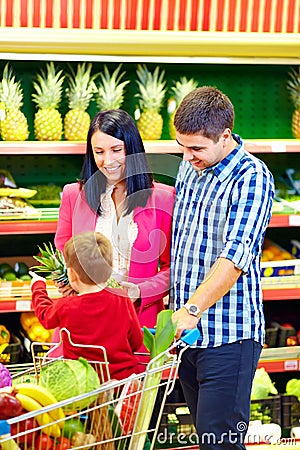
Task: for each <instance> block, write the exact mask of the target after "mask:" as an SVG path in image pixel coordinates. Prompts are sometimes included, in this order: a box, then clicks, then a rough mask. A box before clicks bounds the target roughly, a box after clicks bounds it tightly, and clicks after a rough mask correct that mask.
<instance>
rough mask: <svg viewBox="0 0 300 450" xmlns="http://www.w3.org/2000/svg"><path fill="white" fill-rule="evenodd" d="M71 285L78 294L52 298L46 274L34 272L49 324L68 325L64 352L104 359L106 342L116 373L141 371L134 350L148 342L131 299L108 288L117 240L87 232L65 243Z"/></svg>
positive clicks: (36, 300)
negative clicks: (103, 353)
mask: <svg viewBox="0 0 300 450" xmlns="http://www.w3.org/2000/svg"><path fill="white" fill-rule="evenodd" d="M64 257H65V261H66V266H67V272H68V278H69V282H70V285H71V287H72V288H73V290H74V291H75V292H78V295H73V296H70V297H62V298H60V299H55V300H51V299H50V298H49V296H48V294H47V290H46V280H45V279H44V278H42V277H40V276H38V275H36V274H35V273H33V272H31V274H32V276H33V278H32V282H31V291H32V303H33V308H34V310H35V313H36V315H37V317H38V319H39V321H40V322H41V324H42V325H43V326H44V327H45V328H46V329H52V328H56V327H60V328H63V327H65V328H67V329H68V330H69V332H70V334H71V339H72V341H73V342H74V343H75V344H79V345H82V344H84V345H87V346H88V347H85V348H83V347H74V346H72V344H71V343H70V342H69V340H68V338H67V337H66V336H64V334H65V333H63V356H64V357H65V358H68V359H77V358H78V357H79V356H82V357H84V358H86V359H87V360H89V361H101V360H103V355H102V352H101V350H100V349H95V348H93V347H92V346H93V345H97V346H99V345H102V346H103V347H105V349H106V352H107V358H108V361H109V370H110V375H111V378H116V379H123V378H126V377H127V376H129V375H131V374H132V373H139V372H141V371H142V368H141V366H139V361H138V358H137V356H135V355H134V352H135V351H137V350H138V349H139V348H140V347H141V345H142V342H143V333H142V331H141V327H140V324H139V321H138V318H137V315H136V312H135V309H134V306H133V304H132V301H131V300H130V299H129V298H128V297H126V296H125V295H124V292H122V291H121V294H122V295H119V292H118V291H119V290H118V289H109V288H106V282H107V280H108V279H109V277H110V275H111V273H112V246H111V243H110V241H109V240H108V239H107V238H106V237H105V236H103V235H102V234H101V233H95V232H85V233H81V234H78V235H76V236H73V237H72V238H71V239H69V240H68V241H67V243H66V245H65V247H64Z"/></svg>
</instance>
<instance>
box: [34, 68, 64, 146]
mask: <svg viewBox="0 0 300 450" xmlns="http://www.w3.org/2000/svg"><path fill="white" fill-rule="evenodd" d="M64 78H65V77H64V76H63V75H62V70H60V71H59V72H57V73H56V71H55V67H54V63H53V62H50V63H48V64H47V73H46V72H44V71H42V72H41V75H37V81H36V82H34V83H33V87H34V89H35V91H36V92H35V93H34V94H32V99H33V101H34V102H35V103H36V104H37V106H38V111H37V113H36V114H35V116H34V134H35V137H36V138H37V139H38V140H39V141H59V140H60V139H61V136H62V131H63V124H62V117H61V114H60V112H59V111H58V106H59V104H60V101H61V95H62V84H63V81H64Z"/></svg>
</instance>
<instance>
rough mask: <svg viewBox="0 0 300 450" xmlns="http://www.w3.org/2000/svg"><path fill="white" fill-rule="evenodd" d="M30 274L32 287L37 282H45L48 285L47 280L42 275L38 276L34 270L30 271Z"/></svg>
mask: <svg viewBox="0 0 300 450" xmlns="http://www.w3.org/2000/svg"><path fill="white" fill-rule="evenodd" d="M28 273H29V275H30V276H31V277H32V280H31V284H30V286H32V285H33V284H34V283H35V282H36V281H43V282H44V283H46V278H44V277H41V276H40V275H38V274H36V273H35V272H33V271H32V270H30V271H29V272H28Z"/></svg>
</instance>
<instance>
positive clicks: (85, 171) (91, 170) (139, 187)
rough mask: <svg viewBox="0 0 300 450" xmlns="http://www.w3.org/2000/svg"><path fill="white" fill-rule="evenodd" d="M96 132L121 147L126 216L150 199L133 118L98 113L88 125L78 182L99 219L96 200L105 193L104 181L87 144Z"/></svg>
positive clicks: (146, 169)
mask: <svg viewBox="0 0 300 450" xmlns="http://www.w3.org/2000/svg"><path fill="white" fill-rule="evenodd" d="M96 131H101V132H102V133H105V134H109V135H110V136H113V137H115V138H117V139H120V140H121V141H123V142H124V144H125V149H126V163H125V167H126V169H125V178H126V190H127V205H126V210H125V212H126V214H129V213H130V212H131V211H133V210H134V208H136V207H137V206H145V205H146V203H147V200H148V198H149V196H150V195H151V188H152V185H153V174H152V172H151V170H150V167H149V164H148V161H147V157H146V153H145V148H144V144H143V141H142V139H141V136H140V134H139V131H138V129H137V126H136V124H135V122H134V120H133V118H132V117H131V116H130V115H129V114H128V113H127V112H126V111H123V110H122V109H111V110H107V111H100V112H99V113H98V114H96V116H95V117H94V119H93V120H92V122H91V125H90V128H89V131H88V135H87V144H86V154H85V159H84V163H83V166H82V170H81V178H80V184H81V187H82V188H83V189H84V192H85V196H86V200H87V202H88V204H89V206H90V207H91V208H92V209H93V210H94V211H96V212H97V214H99V215H101V204H100V196H101V194H102V193H103V192H105V190H106V178H105V176H104V175H103V173H102V172H100V170H99V169H98V167H97V165H96V163H95V158H94V154H93V148H92V143H91V140H92V136H93V134H94V133H95V132H96Z"/></svg>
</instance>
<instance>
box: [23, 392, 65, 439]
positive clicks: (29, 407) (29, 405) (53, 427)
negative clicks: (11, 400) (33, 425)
mask: <svg viewBox="0 0 300 450" xmlns="http://www.w3.org/2000/svg"><path fill="white" fill-rule="evenodd" d="M16 398H17V399H18V400H19V401H20V402H21V405H22V407H23V409H25V411H38V410H39V409H41V408H42V405H41V404H40V403H39V402H38V401H36V400H34V399H33V398H32V397H29V396H28V395H25V394H22V393H21V392H17V393H16ZM34 418H35V420H36V421H37V423H38V424H39V426H40V427H42V432H43V433H46V434H48V435H49V436H53V437H60V436H61V431H60V428H59V426H58V425H57V424H56V423H53V422H52V419H51V417H50V415H49V414H48V413H47V412H42V413H41V414H37V415H36V416H35V417H34ZM45 425H49V426H45Z"/></svg>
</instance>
